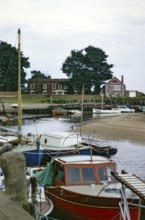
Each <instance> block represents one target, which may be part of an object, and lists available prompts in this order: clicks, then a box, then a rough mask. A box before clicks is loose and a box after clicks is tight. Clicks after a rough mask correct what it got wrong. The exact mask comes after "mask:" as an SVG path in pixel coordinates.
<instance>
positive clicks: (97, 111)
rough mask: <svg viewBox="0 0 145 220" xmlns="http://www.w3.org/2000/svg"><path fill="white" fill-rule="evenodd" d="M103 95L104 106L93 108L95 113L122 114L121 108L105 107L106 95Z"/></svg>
mask: <svg viewBox="0 0 145 220" xmlns="http://www.w3.org/2000/svg"><path fill="white" fill-rule="evenodd" d="M101 97H102V108H101V109H98V108H93V114H120V113H121V111H120V109H104V95H103V94H101Z"/></svg>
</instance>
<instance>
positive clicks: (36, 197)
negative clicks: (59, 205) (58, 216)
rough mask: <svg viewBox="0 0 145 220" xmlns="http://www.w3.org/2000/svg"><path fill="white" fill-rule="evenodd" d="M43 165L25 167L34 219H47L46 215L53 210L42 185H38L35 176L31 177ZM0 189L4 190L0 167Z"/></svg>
mask: <svg viewBox="0 0 145 220" xmlns="http://www.w3.org/2000/svg"><path fill="white" fill-rule="evenodd" d="M43 169H44V167H27V170H26V171H27V172H26V179H27V182H28V202H29V205H30V206H29V207H30V210H31V211H32V212H34V213H35V214H34V213H33V214H34V215H35V216H36V219H38V220H41V219H46V220H47V219H48V218H47V216H48V215H49V214H50V213H51V212H52V210H53V207H54V206H53V203H52V201H51V200H50V199H49V198H47V196H46V195H45V192H44V187H41V186H39V184H38V183H37V181H36V178H35V179H34V178H33V174H34V173H36V172H40V171H42V170H43ZM0 191H5V177H4V174H3V172H2V170H1V169H0Z"/></svg>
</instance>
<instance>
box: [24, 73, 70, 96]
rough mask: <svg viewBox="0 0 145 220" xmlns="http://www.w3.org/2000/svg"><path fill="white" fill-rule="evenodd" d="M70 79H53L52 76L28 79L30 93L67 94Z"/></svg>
mask: <svg viewBox="0 0 145 220" xmlns="http://www.w3.org/2000/svg"><path fill="white" fill-rule="evenodd" d="M67 81H68V79H51V76H48V77H47V78H44V79H41V78H37V79H28V94H30V95H46V96H51V95H65V94H67V89H68V86H67V84H66V82H67Z"/></svg>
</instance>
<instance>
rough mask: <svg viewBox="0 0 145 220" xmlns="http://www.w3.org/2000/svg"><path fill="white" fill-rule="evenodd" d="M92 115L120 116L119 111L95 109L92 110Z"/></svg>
mask: <svg viewBox="0 0 145 220" xmlns="http://www.w3.org/2000/svg"><path fill="white" fill-rule="evenodd" d="M93 113H94V114H120V113H121V110H120V109H96V108H93Z"/></svg>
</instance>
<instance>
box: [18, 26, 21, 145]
mask: <svg viewBox="0 0 145 220" xmlns="http://www.w3.org/2000/svg"><path fill="white" fill-rule="evenodd" d="M20 35H21V31H20V29H18V142H19V143H20V142H21V136H22V131H21V44H20Z"/></svg>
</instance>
